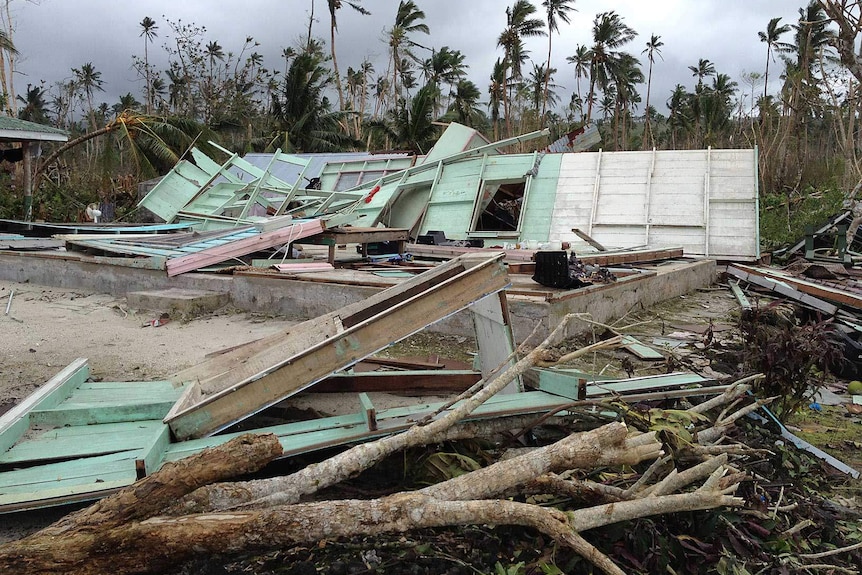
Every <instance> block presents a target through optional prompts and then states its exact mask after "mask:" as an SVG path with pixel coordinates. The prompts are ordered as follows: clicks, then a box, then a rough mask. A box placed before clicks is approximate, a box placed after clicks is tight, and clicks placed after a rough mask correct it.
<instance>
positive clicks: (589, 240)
mask: <svg viewBox="0 0 862 575" xmlns="http://www.w3.org/2000/svg"><path fill="white" fill-rule="evenodd" d="M572 233H574V234H575V235H576V236H578V237H579V238H581V239H582V240H584V241H585V242H587V243H588V244H590V245H591V246H593V247H594V248H596V249H597V250H599V251H600V252H606V251H608V250H607V248H605V246H603V245H602V244H600V243H599V242H597V241H596V240H594V239H593V238H592V237H591V236H589V235H587V234H586V233H584V232H582V231H581V230H579V229H578V228H572Z"/></svg>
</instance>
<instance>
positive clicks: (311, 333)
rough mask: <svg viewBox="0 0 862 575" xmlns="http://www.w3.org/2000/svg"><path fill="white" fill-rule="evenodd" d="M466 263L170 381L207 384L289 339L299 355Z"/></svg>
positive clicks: (459, 262)
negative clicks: (315, 342) (346, 321)
mask: <svg viewBox="0 0 862 575" xmlns="http://www.w3.org/2000/svg"><path fill="white" fill-rule="evenodd" d="M464 261H465V260H464V259H463V258H461V259H454V260H451V261H449V262H446V263H444V264H441V265H439V266H437V267H435V268H433V269H430V270H428V271H427V272H424V273H422V274H420V275H417V276H416V277H414V278H411V279H409V280H407V281H405V282H401V283H399V284H396V285H394V286H391V287H389V288H388V289H385V290H382V291H380V292H378V293H376V294H374V295H372V296H370V297H368V298H366V299H364V300H362V301H358V302H356V303H353V304H350V305H348V306H345V307H343V308H341V309H338V310H336V311H334V312H330V313H328V314H326V315H323V316H321V317H318V318H315V319H312V320H308V321H305V322H302V323H300V324H298V325H295V326H292V327H290V328H288V329H286V330H284V331H280V332H277V333H275V334H272V335H269V336H267V337H264V338H260V339H257V340H254V341H251V342H248V343H245V344H243V345H238V346H233V347H231V348H228V349H226V350H222V352H223V353H219V354H218V355H217V356H214V357H212V358H211V359H209V360H208V361H205V362H202V363H199V364H198V365H195V366H192V367H190V368H188V369H185V370H183V371H181V372H179V373H177V374H175V375H173V376H172V377H171V381H173V382H174V383H175V384H182V383H184V382H187V381H194V382H201V381H207V380H209V379H211V378H213V377H215V376H216V375H218V374H221V373H225V372H226V371H228V370H230V369H232V368H234V367H236V366H237V365H239V364H242V363H245V362H246V361H248V359H249V358H250V357H252V356H254V355H255V354H258V353H261V352H263V351H265V350H267V349H269V348H272V347H275V346H279V345H281V344H282V343H283V342H284V341H286V340H289V339H290V340H293V341H296V342H297V346H296V348H295V349H293V350H292V351H290V350H288V352H290V355H293V354H295V353H299V352H300V351H301V350H303V349H305V348H306V347H308V346H309V345H311V343H310V342H311V341H312V340H313V339H314V338H316V337H317V338H324V337H330V336H332V335H334V334H335V331H336V326H337V325H341V326H343V323H342V320H341V318H342V317H344V318H353V320H354V321H355V320H358V319H361V318H362V317H363V316H364V317H366V318H367V317H370V316H371V315H374V314H375V313H379V312H380V311H381V310H384V309H386V308H387V307H389V306H392V305H395V304H397V303H399V302H402V301H406V300H407V299H409V298H411V297H413V296H415V295H417V294H420V293H422V292H424V291H425V290H427V289H429V288H430V287H431V286H433V285H435V284H437V283H440V282H443V281H445V280H447V279H449V278H452V277H455V276H456V275H458V274H459V273H461V272H463V271H464V269H465V267H464ZM369 314H370V315H369Z"/></svg>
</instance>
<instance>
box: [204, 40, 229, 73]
mask: <svg viewBox="0 0 862 575" xmlns="http://www.w3.org/2000/svg"><path fill="white" fill-rule="evenodd" d="M204 54H205V55H206V57H207V60H209V63H210V78H212V77H213V66H214V65H215V61H216V60H218V61H220V62H223V61H224V49H223V48H222V47H221V46H220V45H219V43H218V42H215V41H213V42H207V47H206V50H204Z"/></svg>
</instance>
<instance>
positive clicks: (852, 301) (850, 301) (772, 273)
mask: <svg viewBox="0 0 862 575" xmlns="http://www.w3.org/2000/svg"><path fill="white" fill-rule="evenodd" d="M734 267H736V268H737V269H740V270H743V271H746V272H748V273H750V274H755V275H759V276H762V277H765V278H771V279H773V280H776V281H780V282H783V283H786V284H788V285H790V286H791V287H794V288H796V289H797V290H799V291H801V292H803V293H806V294H808V295H811V296H814V297H817V298H822V299H827V300H829V301H832V302H837V303H840V304H844V305H849V306H850V307H853V308H856V309H862V296H860V295H858V294H855V293H853V292H850V291H845V290H841V289H837V288H834V287H831V286H825V285H820V284H818V283H815V282H810V281H806V280H803V279H801V278H797V277H794V276H791V275H789V274H786V273H782V272H779V271H777V270H764V269H762V268H755V267H752V266H746V265H742V264H734Z"/></svg>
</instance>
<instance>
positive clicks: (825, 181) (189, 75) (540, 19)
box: [0, 0, 862, 248]
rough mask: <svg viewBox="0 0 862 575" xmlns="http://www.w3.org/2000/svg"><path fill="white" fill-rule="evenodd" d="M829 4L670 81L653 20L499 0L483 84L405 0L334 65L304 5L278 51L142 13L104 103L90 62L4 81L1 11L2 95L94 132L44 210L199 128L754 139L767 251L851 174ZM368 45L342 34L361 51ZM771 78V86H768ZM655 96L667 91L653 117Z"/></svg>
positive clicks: (48, 183) (824, 210)
mask: <svg viewBox="0 0 862 575" xmlns="http://www.w3.org/2000/svg"><path fill="white" fill-rule="evenodd" d="M420 1H421V0H420ZM843 4H846V5H848V6H849V9H848V11H846V12H840V11H838V10H837V7H840V6H841V5H842V2H838V1H837V0H829V1H824V2H823V3H818V2H817V1H816V0H812V1H810V2H809V3H808V4H804V3H802V2H800V7H799V17H798V19H797V20H796V21H795V22H784V21H781V19H779V18H773V19H771V20H770V21H768V22H764V23H763V24H764V30H763V31H761V32H759V33H758V36H759V40H760V42H762V47H763V52H764V56H766V59H765V60H766V61H765V63H764V64H765V65H764V69H763V70H762V71H760V70H757V71H749V72H743V73H741V74H739V75H736V76H734V75H731V74H730V73H728V71H726V70H720V69H717V68H716V66H715V64H714V63H713V62H711V61H710V60H709V59H707V58H704V57H698V58H697V59H696V60H695V59H694V58H693V59H692V62H691V64H692V65H691V66H689V70H690V72H691V74H690V75H688V74H687V75H686V77H682V78H679V83H678V84H677V85H676V87H675V88H674V89H673V90H672V92H671V93H669V94H666V93H665V94H661V93H655V90H653V79H654V78H656V77H659V75H662V74H665V73H667V72H666V65H665V64H664V63H663V59H662V52H663V51H672V50H673V49H674V47H673V46H670V45H667V46H666V45H665V43H664V42H663V41H662V36H661V31H660V30H659V31H647V30H634V29H632V28H631V27H630V26H629V25H628V24H627V23H626V15H625V14H618V13H616V12H614V11H609V12H604V13H601V14H596V15H585V14H581V13H576V12H575V11H574V8H575V3H574V0H546V1H544V2H542V3H541V4H539V3H537V2H536V3H531V2H530V1H529V0H514V1H513V3H512V4H511V5H510V6H506V7H505V8H504V7H503V6H501V7H500V10H505V13H506V26H505V27H504V29H502V30H500V34H499V38H498V40H497V48H498V52H497V59H496V62H495V63H494V66H493V72H492V74H491V76H490V77H489V78H488V84H487V85H486V86H483V87H480V86H478V85H476V83H474V82H473V81H471V80H469V79H468V69H469V66H468V65H467V64H466V60H467V55H466V54H464V53H463V52H461V51H460V50H459V49H458V48H457V46H455V47H449V46H436V45H435V42H434V30H431V29H429V27H428V25H427V24H426V23H425V13H424V12H423V11H422V8H421V6H420V5H419V4H418V3H417V2H416V0H406V1H402V2H400V4H399V5H398V6H397V9H395V8H396V7H395V6H393V13H392V19H391V25H390V26H388V27H387V28H386V29H385V30H384V33H383V37H382V38H381V39H380V42H382V45H383V48H382V49H380V48H379V47H378V48H377V49H378V51H380V52H383V53H384V56H385V62H384V61H371V60H370V59H365V60H364V61H363V62H362V63H361V65H359V66H357V67H356V68H354V67H352V66H348V67H347V68H346V69H344V67H343V66H342V67H339V65H338V53H337V50H336V46H334V45H332V42H331V41H330V38H328V37H327V38H318V37H316V36H315V35H314V34H313V29H312V28H313V27H312V25H311V24H312V23H313V22H314V21H315V20H314V17H313V16H312V17H311V19H310V21H309V25H308V31H307V32H306V33H305V34H304V36H303V37H302V38H300V39H299V40H298V41H297V42H296V45H294V46H291V47H288V48H285V49H284V50H283V51H282V54H281V56H282V58H281V61H278V62H265V61H264V59H263V56H262V55H261V54H260V53H259V51H258V49H259V48H258V47H259V46H260V44H259V42H258V41H256V40H255V39H254V38H253V37H252V36H247V37H242V36H240V37H238V38H213V37H211V35H210V34H209V33H208V31H207V29H206V28H205V26H203V25H198V24H196V23H194V22H185V21H181V20H173V19H171V17H170V15H164V16H161V18H160V19H159V20H155V19H153V18H150V17H146V18H144V19H143V20H142V21H141V22H140V23H139V32H140V36H141V38H142V42H141V44H142V46H141V50H140V53H138V54H132V55H128V56H129V57H130V58H131V62H132V67H133V69H134V70H135V71H136V72H137V74H138V76H139V79H140V80H141V85H142V91H140V92H139V93H132V92H129V93H127V94H125V95H124V96H122V97H121V98H120V99H119V100H118V101H116V102H108V101H99V100H100V95H101V94H103V93H104V91H105V88H106V86H107V85H108V84H109V83H110V82H112V81H116V80H115V79H112V78H105V77H103V76H102V73H101V72H100V71H99V70H98V69H96V68H95V66H94V65H93V64H92V63H91V62H87V63H82V64H81V65H80V66H76V67H73V68H72V69H71V70H70V77H69V79H66V80H58V81H53V82H41V83H38V84H29V85H27V87H26V90H24V91H23V92H22V93H20V94H19V93H16V92H15V89H14V85H13V84H12V82H11V78H12V76H13V72H14V70H15V66H16V63H17V62H18V60H19V59H20V58H23V57H26V56H27V55H26V54H18V53H16V52H15V51H14V47H13V45H12V42H11V41H10V38H11V31H12V30H13V29H14V22H13V21H11V20H8V19H7V20H4V21H3V22H2V28H0V57H2V60H3V68H4V69H5V70H7V71H8V73H7V74H0V107H2V109H3V110H5V113H6V114H8V115H13V116H18V117H20V118H23V119H27V120H32V121H36V122H43V123H48V124H51V125H54V126H57V127H59V128H63V129H65V130H68V131H69V132H70V134H71V136H72V138H73V139H75V138H78V137H81V136H86V135H87V134H90V135H94V134H100V135H99V136H98V137H93V138H90V139H85V141H82V143H81V144H80V145H77V146H73V147H72V148H71V149H69V151H68V152H67V153H64V154H63V155H62V156H61V157H60V161H59V163H58V164H56V165H53V166H50V167H49V169H47V170H45V174H44V175H45V176H46V177H44V178H42V179H41V181H40V184H41V187H42V192H41V193H40V194H37V198H36V199H37V210H36V211H37V215H38V216H40V217H44V218H47V219H54V220H62V219H70V217H71V219H77V217H75V216H77V212H78V211H80V210H81V209H83V207H84V206H86V205H87V204H89V203H91V202H92V201H94V200H98V201H100V202H102V203H108V204H111V205H112V206H114V207H115V210H116V212H117V217H127V216H126V214H127V212H129V211H131V210H132V209H133V207H134V205H135V202H136V197H135V195H134V194H133V193H129V192H131V191H133V188H134V186H133V185H132V186H129V185H128V184H129V182H130V181H131V182H133V183H137V181H139V180H143V179H147V178H150V177H153V176H156V175H159V174H162V173H165V172H166V171H167V170H168V169H169V168H170V166H171V165H172V164H173V162H174V161H175V160H176V158H177V157H179V155H180V154H182V153H183V151H184V150H185V149H186V148H187V147H188V145H189V144H190V142H191V141H193V140H194V138H195V137H197V136H199V135H200V134H201V133H202V132H209V133H207V134H205V135H204V136H201V137H200V138H199V140H200V143H203V142H205V141H206V140H207V139H210V137H212V138H213V139H215V140H217V141H218V142H219V143H220V144H221V145H223V146H225V147H226V148H228V149H232V150H237V151H240V152H248V151H252V150H256V151H271V150H274V149H276V148H280V149H282V150H283V151H288V152H324V151H339V150H365V149H371V150H378V149H402V150H412V151H414V152H418V153H422V152H427V151H428V149H429V147H430V146H431V145H433V143H434V141H435V140H436V138H437V137H438V136H439V134H440V131H441V129H442V128H441V125H440V122H444V123H445V122H450V121H457V122H461V123H463V124H466V125H469V126H472V127H475V128H476V129H478V130H479V131H481V132H482V133H483V134H485V135H486V136H487V137H488V138H489V139H500V138H504V137H508V136H512V135H516V134H520V133H524V132H528V131H531V130H535V129H539V128H542V127H549V128H550V129H551V138H555V137H557V136H558V135H560V134H562V133H565V132H567V131H569V130H571V129H574V128H576V127H578V126H580V125H582V124H583V123H585V122H589V121H593V122H596V123H598V125H599V127H600V130H601V133H602V139H603V142H602V147H603V148H604V149H606V150H646V149H651V148H653V147H656V148H657V149H698V148H705V147H707V146H712V147H722V148H750V147H755V146H756V147H757V148H758V150H759V157H760V165H759V175H760V192H761V202H762V212H761V216H762V240H763V244H764V246H765V247H767V248H771V247H774V246H776V245H778V244H781V243H784V242H787V241H790V240H792V239H796V238H798V237H799V236H800V235H801V233H802V231H803V229H804V226H805V225H807V224H810V223H813V222H820V221H822V219H823V218H824V217H826V216H828V215H831V214H832V213H834V212H835V211H837V210H838V209H840V204H841V200H842V199H843V197H844V196H845V195H846V194H847V191H848V190H850V189H852V188H853V187H854V185H855V184H856V182H857V181H858V180H859V179H860V174H862V162H860V157H859V151H860V144H859V138H858V137H857V132H858V129H857V125H856V124H857V123H858V119H857V118H858V115H859V110H858V109H857V107H858V106H860V105H862V104H860V100H859V98H857V97H855V95H854V94H856V93H858V90H859V88H860V82H862V77H855V76H854V75H853V74H854V73H859V74H862V72H860V71H859V70H856V69H855V68H854V67H853V66H852V65H851V64H852V63H853V62H855V61H856V57H857V56H856V55H855V54H854V53H853V45H852V41H853V37H852V34H851V35H850V36H849V37H848V36H847V35H846V34H845V35H844V36H840V35H838V30H839V27H838V25H837V24H846V25H848V26H849V28H847V29H848V30H851V31H852V30H853V29H854V28H853V25H854V24H855V23H856V22H855V20H854V18H856V17H862V16H859V12H860V3H859V2H844V3H843ZM328 7H329V12H330V14H329V18H325V17H324V18H321V15H320V14H319V13H318V15H317V18H318V19H320V20H322V21H324V22H326V25H327V27H329V28H331V31H332V36H331V37H332V38H337V31H338V29H337V27H336V23H337V16H339V15H340V13H343V12H344V11H345V10H343V8H345V7H348V8H350V9H351V11H356V12H358V13H360V14H367V13H368V11H367V9H366V8H365V7H364V6H363V4H362V2H361V1H358V2H348V3H341V2H333V1H330V2H329V3H328ZM43 9H44V10H48V9H50V7H48V6H45V7H44V8H43ZM827 11H828V12H827ZM312 14H313V12H312ZM831 17H834V18H838V19H839V21H838V22H837V23H836V22H834V21H830V18H831ZM342 25H344V22H342ZM575 27H579V28H584V27H586V28H588V29H589V30H590V38H591V39H590V41H589V42H587V43H586V45H582V46H579V47H578V49H577V50H576V52H575V53H574V54H571V55H567V58H566V61H567V62H568V65H567V66H566V67H564V68H562V69H557V68H553V67H551V66H550V61H551V53H552V49H553V39H554V38H555V37H556V36H558V35H559V34H562V33H565V32H566V30H567V29H571V28H575ZM4 29H5V30H4ZM4 31H5V34H4ZM656 32H658V33H656ZM853 34H855V32H853ZM327 36H329V34H327ZM542 36H544V37H547V38H548V57H547V58H546V57H545V55H544V53H540V52H534V53H530V52H528V51H527V50H526V49H525V44H524V41H525V39H527V38H531V37H542ZM375 42H377V40H369V46H363V47H355V46H354V47H352V49H353V50H354V52H355V51H356V50H357V49H361V50H371V51H372V52H373V50H374V49H375V48H374V43H375ZM159 43H161V46H159ZM426 46H427V47H429V48H428V49H426V48H425V47H426ZM341 49H342V50H346V49H347V47H342V48H341ZM156 50H165V51H166V53H165V54H163V55H162V56H163V57H164V56H167V61H168V62H169V64H168V66H167V68H165V69H160V68H159V67H157V66H156V65H155V64H153V63H152V61H153V60H155V58H154V57H153V56H154V53H155V51H156ZM842 50H843V51H842ZM704 55H706V56H708V54H704ZM118 57H120V55H118ZM122 57H125V56H122ZM380 60H384V58H381V59H380ZM860 69H862V68H860ZM564 77H566V78H569V77H574V78H575V80H576V89H575V90H574V92H573V94H572V97H571V99H570V100H569V101H562V100H561V97H560V92H561V87H560V86H559V85H558V84H557V82H558V81H561V79H562V78H564ZM770 78H771V79H773V84H769V82H768V80H769V79H770ZM776 78H780V79H781V87H780V89H778V90H777V91H776V92H774V93H770V90H769V88H770V86H772V85H775V82H774V80H775V79H776ZM656 102H662V103H666V105H667V108H666V109H667V114H664V113H661V112H660V110H659V107H657V106H656ZM662 109H665V108H664V107H662ZM546 144H547V141H536V142H532V143H529V144H526V145H519V146H518V147H517V150H518V151H527V147H526V146H534V147H543V146H545V145H546ZM49 148H50V147H49V146H46V151H47V152H50V149H49ZM47 157H48V156H46V155H44V154H43V157H42V160H43V161H44V160H45V159H46V158H47ZM39 169H40V170H41V169H42V168H39ZM19 172H20V170H19ZM40 175H41V174H40ZM17 177H18V181H16V184H17V185H16V186H15V187H12V186H11V185H9V184H8V183H7V184H5V185H2V190H3V191H4V193H3V194H2V200H0V217H18V216H20V215H21V210H22V203H21V202H20V192H19V191H20V190H21V189H22V186H21V185H20V174H18V176H17ZM59 198H63V201H58V200H59ZM55 200H57V201H55ZM70 212H74V213H70Z"/></svg>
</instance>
